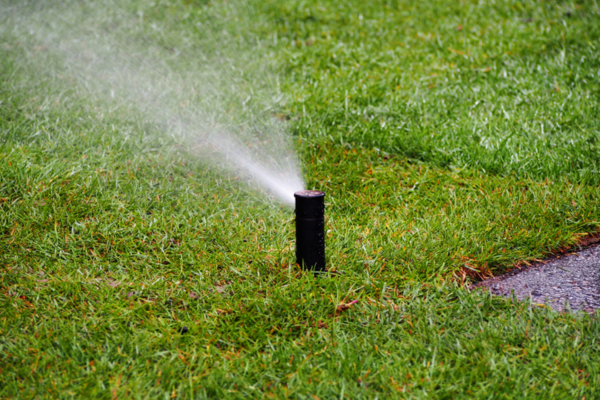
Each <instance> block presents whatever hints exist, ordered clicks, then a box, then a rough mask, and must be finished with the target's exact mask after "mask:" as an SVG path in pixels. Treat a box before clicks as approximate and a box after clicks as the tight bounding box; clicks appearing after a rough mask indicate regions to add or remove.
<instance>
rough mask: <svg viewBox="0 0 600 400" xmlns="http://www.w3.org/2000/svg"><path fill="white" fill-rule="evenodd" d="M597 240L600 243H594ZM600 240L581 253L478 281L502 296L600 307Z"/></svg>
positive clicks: (591, 309) (565, 307)
mask: <svg viewBox="0 0 600 400" xmlns="http://www.w3.org/2000/svg"><path fill="white" fill-rule="evenodd" d="M594 242H596V243H594ZM597 242H598V240H591V241H588V242H587V243H582V245H583V246H585V245H586V244H587V245H588V247H587V248H583V249H581V250H580V251H578V252H575V253H570V254H562V255H557V256H554V257H552V258H550V259H548V260H544V261H540V262H537V263H535V264H532V265H530V266H528V267H526V268H521V269H515V270H513V271H511V272H509V273H506V274H504V275H499V276H496V277H494V278H490V279H487V280H485V281H482V282H478V283H476V284H474V285H473V286H472V287H473V288H477V287H480V288H484V289H486V290H489V291H490V292H491V293H492V294H495V295H498V296H505V297H512V296H513V293H514V296H516V297H517V298H518V299H519V300H525V299H527V298H531V301H532V303H538V304H546V305H547V306H550V307H552V308H554V309H555V310H557V311H572V312H577V311H583V312H587V313H590V314H593V313H595V312H596V310H598V309H600V244H599V243H597Z"/></svg>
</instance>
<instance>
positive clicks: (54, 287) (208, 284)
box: [0, 0, 600, 400]
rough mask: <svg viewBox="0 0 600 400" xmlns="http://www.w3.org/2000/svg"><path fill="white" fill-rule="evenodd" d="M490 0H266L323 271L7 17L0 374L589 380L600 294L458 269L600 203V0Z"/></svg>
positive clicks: (228, 392) (527, 249)
mask: <svg viewBox="0 0 600 400" xmlns="http://www.w3.org/2000/svg"><path fill="white" fill-rule="evenodd" d="M497 3H498V4H495V5H494V4H486V3H484V2H481V3H478V2H472V1H465V2H463V3H461V4H457V5H453V3H449V2H448V3H446V2H436V1H428V2H416V1H415V2H402V3H401V2H397V3H396V2H383V1H379V2H368V3H367V2H358V1H352V2H350V1H344V2H340V1H337V2H325V1H321V2H317V1H291V0H288V1H285V2H281V1H278V2H275V1H273V2H266V3H264V2H261V3H258V2H257V3H256V4H255V5H254V10H255V12H256V14H249V15H252V18H255V19H253V20H252V22H253V23H254V24H253V25H251V26H252V32H250V33H251V34H252V35H254V36H252V37H254V38H257V40H256V42H254V43H255V45H256V46H258V45H257V44H256V43H260V46H261V47H260V49H261V50H260V53H261V54H264V55H265V57H268V58H269V59H270V60H271V61H272V62H274V63H276V64H277V65H278V66H279V68H280V77H279V79H280V88H281V90H282V92H283V94H284V95H285V96H286V103H285V105H284V106H283V107H282V109H281V110H278V112H281V113H282V114H285V115H287V116H288V117H289V123H290V127H291V130H292V131H293V132H294V134H295V135H296V139H297V142H298V148H299V152H300V155H301V159H302V162H303V169H304V177H305V179H306V181H307V184H308V187H310V188H315V189H322V190H325V191H326V192H327V257H328V265H329V266H330V271H331V272H332V273H331V274H329V275H328V276H326V277H322V278H318V279H315V278H314V277H313V276H312V274H309V273H303V272H302V271H300V270H299V269H298V268H297V267H296V266H294V265H293V262H294V243H293V237H294V231H293V229H294V223H293V212H292V211H291V210H290V209H288V208H285V207H282V206H279V205H278V204H276V203H273V202H271V201H269V200H265V199H264V197H263V196H261V195H260V194H258V193H254V192H252V191H249V190H247V188H246V187H245V186H244V184H242V183H240V182H238V180H236V179H233V178H229V177H227V176H225V175H219V174H218V173H217V172H215V171H212V170H210V169H208V168H207V167H206V165H205V164H204V163H203V162H202V160H198V159H197V158H195V157H194V155H193V154H192V153H191V152H189V151H187V150H185V149H182V147H181V144H180V143H178V142H177V140H176V139H173V138H171V137H169V136H168V135H166V134H163V133H161V132H158V131H156V128H155V127H152V126H150V125H148V124H146V123H145V121H142V120H139V118H137V117H136V116H135V115H132V114H130V113H124V112H121V111H119V110H109V109H108V108H107V106H106V105H105V104H100V103H96V102H95V99H89V98H86V97H85V96H82V95H81V93H80V92H78V91H77V90H76V89H74V88H73V87H72V86H70V85H69V82H68V79H67V78H64V77H56V76H52V75H47V74H43V73H40V74H36V71H37V70H36V68H38V66H36V65H24V64H21V63H20V61H19V60H22V53H23V51H24V50H27V49H23V48H19V46H16V45H15V43H14V38H12V37H10V36H9V35H8V34H5V35H4V36H0V37H1V38H2V40H3V43H0V48H2V52H3V54H5V55H6V56H3V57H0V77H2V79H0V135H1V137H0V140H1V142H0V303H1V306H0V397H2V398H43V397H48V398H70V397H74V398H82V397H92V396H93V397H98V398H159V397H165V398H168V397H171V398H269V397H273V398H298V399H314V398H319V399H323V400H324V399H334V398H335V399H337V398H351V399H357V398H380V399H382V398H415V399H418V398H423V399H425V398H452V399H454V398H482V399H483V398H486V399H487V398H539V399H547V398H578V399H581V398H583V397H585V398H587V399H592V398H595V397H598V396H599V395H600V393H599V392H600V389H598V388H600V367H599V365H598V363H597V359H598V357H599V356H600V342H599V341H598V337H599V333H600V332H599V330H600V321H599V320H598V317H597V316H593V317H590V316H587V315H570V314H559V313H556V312H554V311H552V310H550V309H547V308H545V307H541V306H539V305H532V304H529V303H520V302H516V301H512V300H509V299H504V298H495V297H492V296H490V295H489V294H487V293H484V292H470V291H469V290H467V289H466V288H465V284H466V283H468V282H470V281H472V280H473V279H479V278H481V277H484V276H489V275H490V274H499V273H502V272H505V271H507V270H508V269H510V268H513V267H514V266H515V265H517V264H520V263H523V262H528V261H531V260H533V259H538V258H542V257H544V256H545V255H548V254H549V253H551V252H553V251H556V250H558V249H561V248H564V247H566V246H572V245H574V244H575V243H576V242H577V240H578V239H579V238H580V237H582V236H583V235H586V234H589V233H594V232H597V231H598V228H599V227H600V207H598V195H599V194H600V193H599V189H598V183H600V182H599V181H598V168H599V166H600V165H599V164H600V159H599V156H598V154H600V153H599V150H600V149H599V148H598V137H599V125H600V123H599V119H598V117H597V115H599V114H598V111H599V107H598V105H599V102H600V100H599V99H600V98H599V95H600V92H599V89H600V86H599V83H600V63H599V59H598V57H599V56H598V54H599V53H598V46H600V41H599V39H600V28H599V27H598V24H597V20H598V17H599V12H600V10H599V8H598V5H597V4H596V3H594V2H582V3H570V2H569V3H567V2H533V1H524V2H510V1H507V2H502V3H501V2H497ZM136 4H137V3H136ZM136 4H134V6H132V10H135V7H136ZM140 4H141V5H140V6H143V7H146V8H148V9H149V11H148V13H149V15H151V16H152V18H154V19H155V20H156V21H158V23H160V22H161V21H163V19H164V20H168V21H169V24H170V26H171V29H172V30H173V31H172V32H173V35H176V34H177V29H183V30H184V31H185V33H189V35H191V37H193V34H194V32H195V31H194V30H193V26H194V22H196V21H206V15H212V14H210V13H212V12H213V11H214V10H213V9H212V8H215V9H216V10H217V11H214V12H215V13H216V14H217V15H219V13H218V7H219V5H218V4H204V3H203V2H199V3H198V4H196V3H192V4H179V3H174V4H171V5H164V4H162V3H161V4H159V5H158V6H157V7H158V8H155V9H154V11H153V13H152V7H151V6H150V5H149V4H147V3H146V2H144V1H141V0H140ZM161 7H162V8H161ZM132 12H133V11H132ZM163 22H164V21H163ZM217 22H218V24H221V23H222V24H223V26H224V27H225V28H227V27H228V24H229V25H231V24H234V25H236V24H237V22H236V21H233V22H227V21H221V20H218V21H217ZM236 26H237V25H236ZM221 28H222V26H221ZM231 29H232V30H235V27H233V26H232V27H231ZM165 40H167V39H165ZM96 107H97V108H96ZM183 326H185V327H187V328H189V332H188V333H187V334H183V335H182V334H180V333H179V330H180V328H181V327H183Z"/></svg>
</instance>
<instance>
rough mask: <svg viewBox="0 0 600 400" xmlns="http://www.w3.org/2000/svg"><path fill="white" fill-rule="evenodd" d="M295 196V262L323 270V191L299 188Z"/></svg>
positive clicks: (303, 266) (302, 266) (305, 266)
mask: <svg viewBox="0 0 600 400" xmlns="http://www.w3.org/2000/svg"><path fill="white" fill-rule="evenodd" d="M294 197H295V198H296V262H297V263H298V265H300V267H301V268H302V269H309V270H313V271H315V272H322V271H325V193H323V192H320V191H318V190H301V191H299V192H296V193H294Z"/></svg>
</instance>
